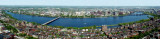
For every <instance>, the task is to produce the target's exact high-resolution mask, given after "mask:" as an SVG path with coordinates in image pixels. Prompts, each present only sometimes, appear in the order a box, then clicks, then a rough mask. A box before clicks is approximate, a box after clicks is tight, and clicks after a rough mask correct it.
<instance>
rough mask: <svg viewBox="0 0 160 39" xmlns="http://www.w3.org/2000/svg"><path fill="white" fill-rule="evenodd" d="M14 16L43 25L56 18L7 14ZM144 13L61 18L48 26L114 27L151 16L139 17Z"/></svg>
mask: <svg viewBox="0 0 160 39" xmlns="http://www.w3.org/2000/svg"><path fill="white" fill-rule="evenodd" d="M7 13H8V14H10V15H12V16H13V17H14V18H17V19H18V20H25V21H28V22H36V23H40V24H43V23H45V22H48V21H50V20H52V19H54V17H40V16H31V15H23V14H15V13H11V12H7ZM142 13H143V12H135V13H133V14H130V15H127V16H116V17H99V18H60V19H58V20H56V21H54V22H51V23H49V24H48V25H52V26H55V25H56V26H64V27H86V26H93V25H97V26H101V25H112V24H119V23H126V22H133V21H138V20H142V19H148V17H147V16H150V15H137V14H142ZM110 27H118V26H110Z"/></svg>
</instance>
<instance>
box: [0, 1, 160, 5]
mask: <svg viewBox="0 0 160 39" xmlns="http://www.w3.org/2000/svg"><path fill="white" fill-rule="evenodd" d="M0 5H30V6H37V5H41V6H160V0H0Z"/></svg>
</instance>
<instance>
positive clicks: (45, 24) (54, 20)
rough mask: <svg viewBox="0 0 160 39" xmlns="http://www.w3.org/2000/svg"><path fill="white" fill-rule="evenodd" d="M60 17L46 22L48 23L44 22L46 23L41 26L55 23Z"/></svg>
mask: <svg viewBox="0 0 160 39" xmlns="http://www.w3.org/2000/svg"><path fill="white" fill-rule="evenodd" d="M59 18H60V17H57V18H55V19H52V20H50V21H48V22H46V23H43V24H42V25H47V24H49V23H51V22H53V21H56V20H57V19H59Z"/></svg>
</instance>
